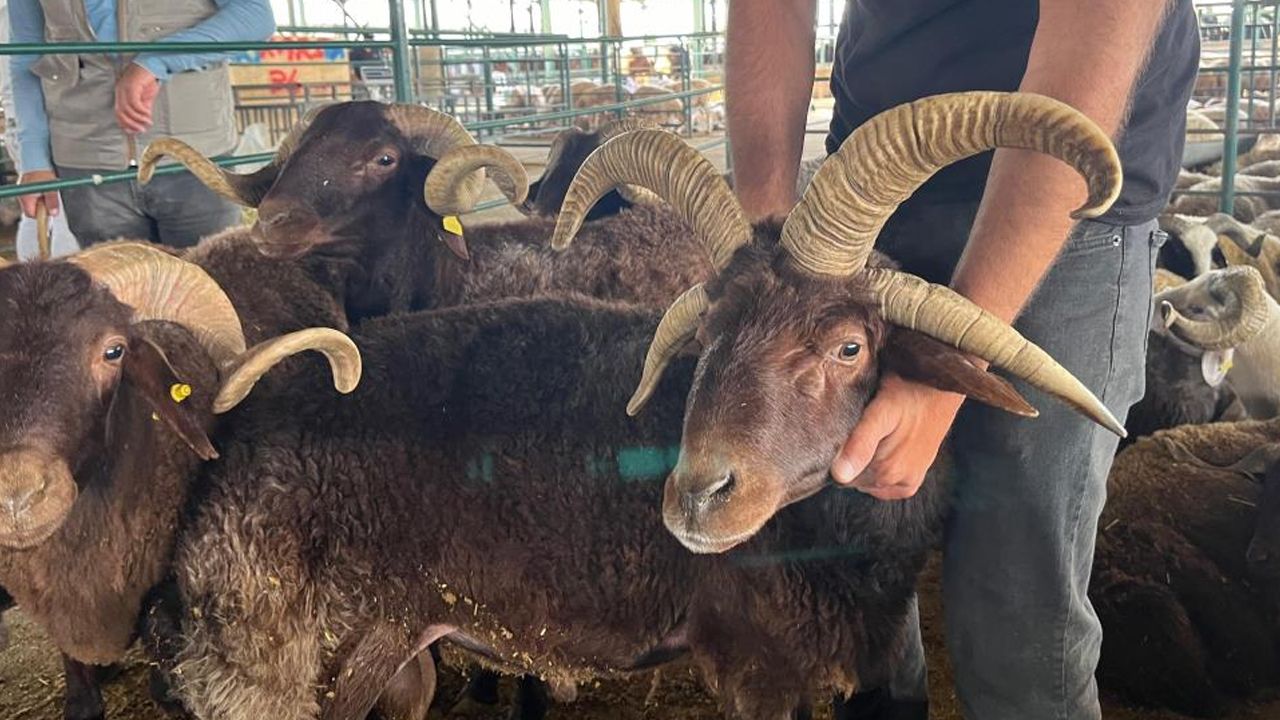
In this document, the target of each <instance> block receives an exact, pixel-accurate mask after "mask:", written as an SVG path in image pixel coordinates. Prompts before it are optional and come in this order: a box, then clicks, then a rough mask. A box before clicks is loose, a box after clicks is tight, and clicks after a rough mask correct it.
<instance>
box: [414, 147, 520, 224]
mask: <svg viewBox="0 0 1280 720" xmlns="http://www.w3.org/2000/svg"><path fill="white" fill-rule="evenodd" d="M486 168H487V169H489V170H492V171H494V172H493V173H492V174H491V175H490V177H491V179H492V180H493V184H495V185H497V186H498V189H499V190H501V191H502V194H503V195H505V196H506V197H507V200H508V201H509V202H510V203H511V204H512V205H519V204H520V203H522V202H524V200H525V198H526V197H528V195H529V175H528V174H527V173H526V172H525V169H524V165H523V164H522V163H521V162H520V161H519V160H517V159H516V158H515V156H513V155H512V154H511V153H509V152H507V151H506V150H503V149H502V148H500V147H495V146H493V145H462V146H459V147H455V148H453V149H452V150H449V151H448V152H446V153H445V154H444V157H442V158H440V160H439V161H437V162H436V164H435V167H433V168H431V172H430V173H428V174H427V181H426V182H425V183H424V184H423V190H422V195H423V199H424V200H426V203H427V207H429V208H431V210H432V212H435V213H436V214H439V215H460V214H462V213H465V212H470V211H471V209H472V208H473V207H475V202H474V200H468V198H467V197H466V192H465V188H466V187H467V184H468V183H469V182H471V178H473V177H476V175H475V172H476V171H477V170H482V169H486ZM481 177H483V175H481Z"/></svg>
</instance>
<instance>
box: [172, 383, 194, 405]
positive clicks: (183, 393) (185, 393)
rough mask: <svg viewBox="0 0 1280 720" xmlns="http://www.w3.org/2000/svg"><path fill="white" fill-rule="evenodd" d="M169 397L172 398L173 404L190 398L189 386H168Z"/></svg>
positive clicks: (176, 384)
mask: <svg viewBox="0 0 1280 720" xmlns="http://www.w3.org/2000/svg"><path fill="white" fill-rule="evenodd" d="M169 397H171V398H173V401H174V402H176V403H180V402H182V401H183V400H186V399H187V398H189V397H191V386H190V385H188V384H186V383H174V384H173V385H170V386H169Z"/></svg>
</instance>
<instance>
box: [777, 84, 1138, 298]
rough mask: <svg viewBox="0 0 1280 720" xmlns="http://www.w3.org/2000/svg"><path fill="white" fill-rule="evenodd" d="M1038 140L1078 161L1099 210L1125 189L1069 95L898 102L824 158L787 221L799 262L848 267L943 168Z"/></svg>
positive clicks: (1092, 210) (1103, 141)
mask: <svg viewBox="0 0 1280 720" xmlns="http://www.w3.org/2000/svg"><path fill="white" fill-rule="evenodd" d="M1001 147H1009V148H1023V149H1026V150H1038V151H1040V152H1043V153H1047V154H1049V155H1052V156H1053V157H1056V158H1058V159H1060V160H1062V161H1064V162H1066V163H1068V164H1069V165H1071V166H1072V167H1074V168H1076V170H1078V171H1079V172H1080V174H1081V175H1083V176H1084V177H1085V179H1086V180H1087V181H1088V185H1089V199H1088V201H1087V202H1086V203H1085V205H1084V206H1082V207H1081V208H1079V209H1078V210H1076V211H1075V212H1074V213H1072V217H1076V218H1089V217H1097V216H1098V215H1101V214H1102V213H1103V212H1105V211H1106V209H1107V208H1109V207H1110V206H1111V203H1112V202H1114V201H1115V199H1116V197H1117V196H1118V195H1119V194H1120V184H1121V174H1120V160H1119V158H1118V157H1117V155H1116V151H1115V148H1114V147H1113V146H1112V145H1111V141H1110V140H1109V139H1108V138H1107V136H1106V134H1105V133H1103V132H1102V130H1101V129H1100V128H1098V126H1097V125H1095V124H1094V123H1093V121H1092V120H1089V119H1088V118H1086V117H1085V116H1084V115H1082V114H1080V113H1079V112H1078V111H1076V110H1074V109H1073V108H1071V107H1070V106H1069V105H1066V104H1064V103H1061V102H1059V101H1057V100H1053V99H1051V98H1047V97H1044V96H1041V95H1032V94H1025V93H998V92H965V93H951V94H946V95H936V96H933V97H928V98H924V99H922V100H917V101H916V102H913V103H909V104H906V105H901V106H898V107H895V108H893V109H890V110H886V111H885V112H883V113H880V114H879V115H877V116H875V117H874V118H872V119H871V120H869V121H867V122H866V123H865V124H863V125H862V126H861V127H859V128H858V129H857V130H854V131H853V133H852V134H850V135H849V137H848V138H847V139H846V140H845V142H844V144H843V145H842V146H841V147H840V150H838V151H837V152H836V153H835V154H834V155H832V156H831V157H830V158H828V159H827V161H826V162H825V163H823V165H822V167H821V168H820V169H819V170H818V172H817V174H815V175H814V178H813V182H812V183H811V184H810V185H809V189H808V190H807V191H806V192H805V194H804V197H803V198H801V200H800V203H799V204H798V205H797V206H796V208H795V209H794V210H793V211H792V212H791V215H790V216H789V217H788V218H787V221H786V224H785V225H783V229H782V244H783V245H784V246H785V247H786V248H787V249H788V251H789V252H790V253H791V256H792V259H793V261H794V262H795V263H796V265H797V266H799V267H801V268H803V269H805V270H808V271H809V272H812V273H815V274H818V275H836V276H847V275H850V274H852V273H854V272H857V271H858V270H861V269H862V268H863V267H865V266H866V262H867V257H868V256H869V255H870V254H871V248H872V244H873V243H874V242H875V239H876V236H877V235H879V233H880V229H881V228H882V227H884V224H885V222H886V221H887V220H888V219H889V216H890V215H892V214H893V211H894V210H896V209H897V207H898V205H899V204H901V203H902V202H903V201H904V200H906V199H907V198H908V197H910V196H911V194H912V193H914V192H915V191H916V189H918V188H919V187H920V185H921V184H923V183H924V181H925V180H927V179H928V178H929V177H930V176H931V175H933V174H934V173H935V172H937V170H938V169H939V168H942V167H943V166H945V165H949V164H950V163H953V162H956V161H957V160H961V159H963V158H966V157H969V156H971V155H976V154H978V153H980V152H984V151H987V150H993V149H995V148H1001Z"/></svg>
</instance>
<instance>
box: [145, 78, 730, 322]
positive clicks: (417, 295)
mask: <svg viewBox="0 0 1280 720" xmlns="http://www.w3.org/2000/svg"><path fill="white" fill-rule="evenodd" d="M165 155H171V156H173V157H175V158H177V159H178V160H180V161H181V162H183V163H184V164H186V165H187V166H188V167H189V168H190V169H191V170H192V172H193V173H195V174H196V175H197V177H200V178H201V179H202V180H203V181H204V182H205V184H206V185H209V186H210V187H211V188H213V189H214V190H215V191H217V192H218V193H220V194H222V195H223V196H225V197H228V198H230V199H233V200H235V201H236V202H239V203H241V204H244V205H248V206H253V207H257V208H258V222H257V224H256V225H255V226H254V228H253V230H252V231H249V230H245V229H241V230H238V231H232V232H233V233H238V234H239V235H241V236H244V235H248V236H249V237H250V239H251V240H252V242H254V243H255V244H256V245H257V246H258V248H259V249H260V250H262V251H263V252H264V253H265V254H267V255H269V256H272V257H284V258H290V257H297V256H302V255H305V256H308V261H309V262H312V263H323V262H324V261H328V262H327V264H328V266H331V267H333V268H335V270H334V273H335V275H336V276H337V277H338V281H337V284H345V285H349V286H350V288H351V289H350V290H349V291H347V292H346V298H345V305H346V308H347V311H348V316H349V317H350V318H351V319H352V320H353V321H359V320H363V319H366V318H369V317H376V316H380V315H385V314H388V313H391V312H400V311H408V310H418V309H426V308H434V307H449V306H453V305H458V304H462V303H466V302H476V301H481V300H491V299H494V298H499V297H511V296H529V295H535V294H538V293H544V292H556V291H576V292H582V293H586V294H589V295H594V296H598V297H606V298H611V299H618V300H626V301H633V302H642V303H646V304H650V305H655V306H660V305H663V304H666V303H667V302H669V301H670V300H671V299H672V298H674V297H675V296H676V295H678V294H679V291H680V290H681V289H682V288H684V287H686V286H687V285H688V284H690V283H692V282H696V281H698V280H702V279H705V278H706V277H707V275H708V273H709V272H710V268H709V266H707V265H706V264H705V263H704V262H702V261H701V260H700V259H697V260H694V261H692V262H688V263H678V264H677V263H670V262H666V261H665V260H666V258H669V257H671V256H673V255H675V256H679V255H680V254H681V248H684V249H686V250H688V249H690V248H691V247H692V246H691V245H690V244H689V243H690V242H691V241H690V240H689V239H688V238H689V235H688V229H687V227H686V226H684V225H683V223H681V222H680V220H679V218H677V217H676V216H674V215H673V214H672V213H670V212H669V211H666V210H665V209H661V208H655V207H651V206H647V205H646V206H644V207H637V208H635V209H634V211H633V212H632V213H631V215H630V216H629V217H628V218H627V220H626V221H625V222H612V223H604V224H601V225H599V226H598V227H597V226H595V225H594V224H593V226H592V229H591V231H590V232H589V233H588V237H587V238H585V239H586V240H587V242H584V243H583V244H582V245H581V247H579V248H576V249H575V251H574V252H571V253H569V254H557V253H555V252H553V251H551V250H550V249H549V248H547V247H546V238H547V237H548V236H549V235H550V234H551V231H552V229H553V224H552V222H551V221H550V220H547V219H528V220H521V221H515V222H508V223H496V224H491V225H479V226H476V227H473V228H469V229H467V230H466V234H465V239H464V237H463V235H462V233H463V229H462V226H461V223H460V221H459V220H458V218H457V215H458V214H459V213H463V212H468V211H470V210H471V208H473V207H474V206H475V203H476V199H477V197H478V189H479V181H480V175H479V174H477V172H476V171H477V170H480V169H487V170H489V171H490V172H491V173H492V175H493V178H494V180H495V181H496V182H498V184H499V186H500V187H501V188H502V189H503V191H504V193H505V194H506V195H507V197H508V199H509V200H511V201H512V202H514V203H517V204H519V203H520V202H522V201H523V200H524V199H525V196H526V190H527V178H526V175H525V171H524V168H523V166H522V165H521V164H520V163H519V162H518V161H517V160H516V159H515V158H513V157H512V156H511V155H510V154H509V153H507V152H506V151H504V150H502V149H500V148H497V147H489V146H480V145H476V144H475V141H474V140H473V139H472V138H471V136H470V135H469V134H468V133H467V131H466V130H465V129H464V128H463V127H462V125H461V124H459V123H458V122H457V121H456V120H455V119H453V118H452V117H450V116H448V115H445V114H443V113H438V112H436V111H433V110H430V109H428V108H424V107H418V106H409V105H389V106H388V105H382V104H379V103H373V102H352V103H340V104H337V105H331V106H328V107H325V108H323V109H321V110H320V111H319V112H317V113H316V114H315V115H314V117H313V118H312V119H310V120H309V122H308V123H304V124H303V125H300V126H299V127H298V128H296V129H295V131H294V132H293V133H292V134H291V136H290V137H289V138H287V139H286V141H285V142H284V143H282V144H281V148H280V150H279V151H278V153H277V158H276V161H275V162H273V163H272V165H270V166H268V167H267V168H264V169H262V170H259V171H258V172H256V173H253V174H251V175H236V174H234V173H231V172H228V171H225V170H223V169H221V168H219V167H217V166H216V165H214V164H213V163H211V162H210V161H208V160H207V159H205V158H203V157H201V156H200V155H199V154H197V153H195V152H194V151H192V150H191V149H190V148H189V147H187V146H185V145H183V144H182V143H180V142H178V141H174V140H164V141H157V142H156V143H153V144H152V146H151V147H149V148H148V149H147V152H146V153H144V158H143V170H142V173H141V174H142V176H143V177H144V178H145V177H147V176H148V174H149V172H150V168H152V167H154V165H155V164H156V163H157V162H158V161H159V160H160V158H161V157H163V156H165ZM640 228H643V232H639V229H640ZM347 278H349V279H347Z"/></svg>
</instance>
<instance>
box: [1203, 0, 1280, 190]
mask: <svg viewBox="0 0 1280 720" xmlns="http://www.w3.org/2000/svg"><path fill="white" fill-rule="evenodd" d="M1196 12H1197V14H1198V15H1199V21H1200V42H1201V60H1200V72H1199V75H1198V77H1197V79H1196V87H1195V91H1194V94H1193V96H1192V108H1191V109H1192V111H1193V112H1194V113H1195V114H1197V115H1199V116H1200V117H1202V118H1207V119H1209V120H1211V121H1212V122H1213V124H1214V125H1215V127H1204V128H1199V129H1189V130H1188V131H1187V141H1188V142H1187V151H1186V154H1185V155H1184V162H1183V165H1184V166H1188V167H1196V166H1198V165H1214V164H1216V163H1219V162H1220V164H1221V165H1220V168H1221V175H1222V188H1221V190H1219V191H1214V192H1215V194H1217V195H1218V197H1219V207H1220V209H1221V210H1222V211H1223V212H1228V213H1229V212H1232V210H1233V208H1234V205H1235V199H1236V197H1237V196H1241V195H1248V196H1267V195H1271V197H1272V198H1275V199H1276V200H1277V201H1278V203H1277V206H1280V195H1278V194H1274V193H1272V194H1268V193H1260V192H1237V191H1236V188H1235V184H1236V182H1235V178H1236V175H1237V173H1238V170H1239V169H1240V161H1241V159H1242V158H1243V159H1244V160H1245V161H1249V160H1251V159H1256V158H1259V157H1265V154H1264V153H1266V152H1268V151H1267V150H1266V148H1268V147H1270V146H1272V145H1275V146H1276V153H1275V157H1276V158H1280V142H1277V141H1278V140H1280V138H1278V137H1277V136H1280V123H1278V122H1277V110H1278V108H1277V107H1276V97H1275V92H1276V85H1277V75H1276V72H1277V70H1278V69H1280V64H1278V63H1277V60H1280V45H1277V42H1278V41H1280V32H1278V30H1280V24H1278V23H1280V8H1277V6H1276V4H1275V1H1274V0H1224V1H1223V2H1221V3H1213V4H1203V5H1196ZM1251 151H1252V152H1251ZM1213 169H1215V170H1216V169H1217V167H1214V168H1213ZM1182 192H1184V193H1187V192H1195V191H1182ZM1269 199H1270V198H1269Z"/></svg>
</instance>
